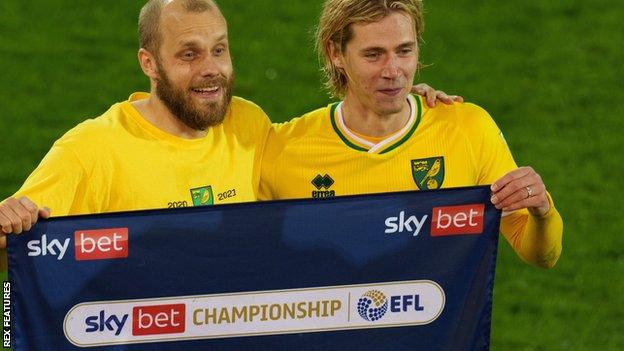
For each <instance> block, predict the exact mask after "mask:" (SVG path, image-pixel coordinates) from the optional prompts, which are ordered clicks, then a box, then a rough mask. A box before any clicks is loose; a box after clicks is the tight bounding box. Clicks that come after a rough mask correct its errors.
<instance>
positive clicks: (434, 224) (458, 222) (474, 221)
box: [384, 204, 485, 237]
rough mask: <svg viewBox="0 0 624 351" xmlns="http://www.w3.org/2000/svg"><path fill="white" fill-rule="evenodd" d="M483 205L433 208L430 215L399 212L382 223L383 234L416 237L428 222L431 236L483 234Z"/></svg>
mask: <svg viewBox="0 0 624 351" xmlns="http://www.w3.org/2000/svg"><path fill="white" fill-rule="evenodd" d="M484 211H485V205H484V204H470V205H459V206H442V207H434V208H433V209H432V211H431V214H425V215H420V216H418V215H411V214H409V212H407V211H400V212H399V213H398V214H397V215H396V216H390V217H387V218H386V219H385V221H384V224H385V233H386V234H395V233H408V234H411V235H412V236H418V235H419V234H420V233H421V232H422V230H423V229H425V228H426V226H425V224H426V223H427V221H428V220H430V226H429V233H430V235H431V236H434V237H436V236H449V235H467V234H481V233H483V221H484V218H483V217H484Z"/></svg>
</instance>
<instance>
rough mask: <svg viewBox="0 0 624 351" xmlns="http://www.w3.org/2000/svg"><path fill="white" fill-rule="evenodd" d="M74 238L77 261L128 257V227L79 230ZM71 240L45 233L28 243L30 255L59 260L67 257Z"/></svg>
mask: <svg viewBox="0 0 624 351" xmlns="http://www.w3.org/2000/svg"><path fill="white" fill-rule="evenodd" d="M73 239H74V244H73V247H74V259H75V260H76V261H88V260H109V259H119V258H126V257H128V228H111V229H95V230H77V231H76V232H74V236H73ZM71 240H72V239H71V238H64V239H54V238H52V237H50V236H48V235H47V234H43V235H42V236H41V238H40V239H36V240H31V241H29V242H28V243H27V244H26V248H27V250H28V256H31V257H45V256H51V257H55V258H56V259H57V260H59V261H60V260H63V259H65V258H66V257H67V255H66V253H67V250H68V249H69V248H70V245H71Z"/></svg>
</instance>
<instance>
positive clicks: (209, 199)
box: [191, 185, 214, 206]
mask: <svg viewBox="0 0 624 351" xmlns="http://www.w3.org/2000/svg"><path fill="white" fill-rule="evenodd" d="M191 198H192V199H193V206H206V205H212V204H214V198H213V196H212V187H211V186H210V185H208V186H203V187H201V188H195V189H191Z"/></svg>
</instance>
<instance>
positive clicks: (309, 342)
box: [8, 187, 500, 351]
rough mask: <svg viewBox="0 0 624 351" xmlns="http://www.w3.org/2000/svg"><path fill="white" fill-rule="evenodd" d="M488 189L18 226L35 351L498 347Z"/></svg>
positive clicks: (23, 341) (17, 266)
mask: <svg viewBox="0 0 624 351" xmlns="http://www.w3.org/2000/svg"><path fill="white" fill-rule="evenodd" d="M489 197H490V191H489V188H488V187H470V188H460V189H448V190H439V191H421V192H403V193H388V194H378V195H367V196H349V197H339V198H329V199H323V200H293V201H274V202H266V203H245V204H236V205H223V206H214V207H198V208H186V209H175V210H155V211H140V212H127V213H115V214H102V215H91V216H71V217H59V218H54V219H51V220H42V221H40V222H39V223H37V225H36V226H35V227H34V228H33V229H32V230H31V231H30V232H28V233H26V234H23V235H18V236H11V237H10V239H9V243H8V246H9V248H8V250H9V279H10V282H11V308H12V311H11V313H12V342H13V348H14V350H16V351H20V350H52V349H53V350H76V349H82V348H84V347H89V348H90V349H93V350H348V349H357V350H427V351H430V350H487V349H488V347H489V334H490V318H491V306H492V288H493V280H494V267H495V261H496V247H497V241H498V230H499V221H500V212H499V211H497V210H496V209H495V208H494V207H493V206H492V205H491V203H490V201H489Z"/></svg>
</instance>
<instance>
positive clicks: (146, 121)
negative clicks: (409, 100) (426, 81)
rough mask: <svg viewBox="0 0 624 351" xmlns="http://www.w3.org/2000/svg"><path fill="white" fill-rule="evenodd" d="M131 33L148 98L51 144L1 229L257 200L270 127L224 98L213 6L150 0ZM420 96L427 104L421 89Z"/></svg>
mask: <svg viewBox="0 0 624 351" xmlns="http://www.w3.org/2000/svg"><path fill="white" fill-rule="evenodd" d="M139 35H140V44H141V49H140V50H139V53H138V59H139V62H140V65H141V68H142V69H143V72H144V73H145V74H146V75H147V76H148V77H149V79H150V91H151V93H150V94H147V93H134V94H132V95H131V96H130V98H129V99H128V101H124V102H121V103H117V104H115V105H113V106H111V108H110V109H109V110H108V111H107V112H105V113H104V114H103V115H101V116H100V117H98V118H95V119H92V120H87V121H85V122H83V123H81V124H79V125H78V126H76V127H75V128H73V129H72V130H70V131H69V132H67V133H66V134H65V135H64V136H62V137H61V138H60V139H59V140H57V141H56V142H55V143H54V145H53V146H52V148H51V150H50V151H49V152H48V154H47V155H46V156H45V157H44V159H43V160H42V161H41V163H40V164H39V166H38V167H37V169H35V171H34V172H33V173H32V174H31V175H30V176H29V177H28V179H27V180H26V182H25V183H24V185H23V186H22V187H21V189H20V190H19V191H18V192H17V193H16V194H15V196H14V197H10V198H8V199H6V200H5V201H3V202H2V204H0V229H1V232H3V233H21V232H22V231H27V230H29V229H30V228H31V226H32V225H33V224H34V223H35V222H36V221H37V218H38V217H43V218H48V217H49V216H50V214H51V211H50V209H51V210H52V212H53V213H54V215H55V216H64V215H76V214H91V213H102V212H116V211H127V210H141V209H154V208H175V207H187V206H201V205H211V204H223V203H232V202H245V201H255V200H256V194H257V187H258V184H259V174H260V169H259V168H260V167H259V162H260V156H261V154H262V150H263V148H264V142H265V139H266V136H267V134H268V131H269V129H270V128H271V125H270V122H269V119H268V118H267V116H266V114H265V113H264V112H263V111H262V110H261V109H260V108H259V107H258V106H256V105H254V104H253V103H251V102H249V101H246V100H244V99H241V98H238V97H234V98H232V85H233V80H234V73H233V66H232V61H231V58H230V52H229V45H228V32H227V25H226V21H225V19H224V18H223V15H222V14H221V12H220V10H219V9H218V7H217V6H216V4H215V3H214V2H212V1H210V0H176V1H170V0H169V1H167V0H151V1H149V2H148V3H147V4H146V5H145V6H144V7H143V9H142V10H141V14H140V16H139ZM416 90H418V89H416ZM418 92H419V93H420V94H427V95H428V98H429V100H430V102H433V101H431V98H433V100H434V101H435V97H436V92H435V91H434V90H432V89H431V88H429V87H427V86H426V85H425V86H423V85H421V86H420V90H419V91H418ZM437 96H439V97H440V98H441V100H442V101H444V102H446V103H449V102H450V99H449V98H448V97H447V96H446V95H445V94H443V93H441V92H438V94H437ZM38 205H45V206H47V207H42V208H40V207H38ZM5 244H6V242H5V237H4V236H0V247H3V246H4V245H5Z"/></svg>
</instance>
